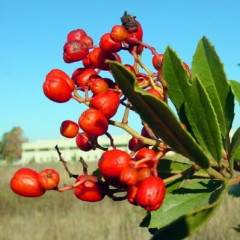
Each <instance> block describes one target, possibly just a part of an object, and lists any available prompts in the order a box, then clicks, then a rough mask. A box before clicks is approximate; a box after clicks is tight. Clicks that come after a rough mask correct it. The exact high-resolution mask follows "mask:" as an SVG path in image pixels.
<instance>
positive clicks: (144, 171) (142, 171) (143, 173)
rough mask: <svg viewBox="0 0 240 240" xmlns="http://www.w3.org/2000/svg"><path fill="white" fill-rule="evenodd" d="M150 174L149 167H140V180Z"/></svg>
mask: <svg viewBox="0 0 240 240" xmlns="http://www.w3.org/2000/svg"><path fill="white" fill-rule="evenodd" d="M149 176H151V169H150V168H149V167H143V168H140V169H138V182H141V181H142V180H144V179H145V178H147V177H149Z"/></svg>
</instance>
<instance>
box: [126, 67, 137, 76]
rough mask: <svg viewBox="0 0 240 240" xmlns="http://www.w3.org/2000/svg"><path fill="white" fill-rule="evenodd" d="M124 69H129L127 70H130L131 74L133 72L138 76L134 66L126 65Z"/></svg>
mask: <svg viewBox="0 0 240 240" xmlns="http://www.w3.org/2000/svg"><path fill="white" fill-rule="evenodd" d="M124 67H125V68H127V69H128V70H129V71H130V72H132V73H133V74H134V75H136V74H137V73H136V70H135V68H134V67H133V66H132V65H130V64H124Z"/></svg>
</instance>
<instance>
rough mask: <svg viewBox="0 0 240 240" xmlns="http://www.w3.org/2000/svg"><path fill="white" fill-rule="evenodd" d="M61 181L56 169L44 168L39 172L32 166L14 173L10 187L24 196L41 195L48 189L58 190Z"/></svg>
mask: <svg viewBox="0 0 240 240" xmlns="http://www.w3.org/2000/svg"><path fill="white" fill-rule="evenodd" d="M59 181H60V176H59V174H58V172H56V171H55V170H54V169H44V170H42V171H40V172H39V173H38V172H36V171H34V170H33V169H31V168H21V169H19V170H18V171H17V172H15V173H14V175H13V177H12V179H11V182H10V187H11V189H12V190H13V192H15V193H16V194H18V195H21V196H24V197H40V196H42V195H43V194H44V193H45V191H46V190H57V188H58V184H59Z"/></svg>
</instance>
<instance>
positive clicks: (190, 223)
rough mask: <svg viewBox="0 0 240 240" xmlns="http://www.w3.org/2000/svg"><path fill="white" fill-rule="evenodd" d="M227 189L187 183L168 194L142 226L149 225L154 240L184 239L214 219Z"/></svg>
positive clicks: (213, 184) (217, 183) (212, 183)
mask: <svg viewBox="0 0 240 240" xmlns="http://www.w3.org/2000/svg"><path fill="white" fill-rule="evenodd" d="M225 190H226V184H225V183H224V184H222V182H220V181H214V180H202V181H200V182H191V181H189V182H187V181H185V183H184V184H183V185H181V187H180V188H178V189H176V190H173V191H172V192H169V193H167V195H166V198H165V200H164V204H163V206H162V207H161V208H160V209H159V210H158V211H155V212H151V213H150V215H148V217H147V218H146V219H145V222H143V223H142V225H145V226H146V225H147V224H149V226H148V227H149V228H150V232H152V233H154V237H153V239H171V240H174V239H176V240H177V239H183V238H185V237H187V236H189V235H190V234H192V233H194V232H195V231H196V230H198V229H199V228H200V227H201V226H202V225H203V224H204V223H206V221H208V220H209V219H210V218H211V217H212V215H213V214H214V213H215V211H216V209H217V207H218V206H219V204H220V202H221V199H222V196H223V193H225Z"/></svg>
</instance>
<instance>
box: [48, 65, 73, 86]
mask: <svg viewBox="0 0 240 240" xmlns="http://www.w3.org/2000/svg"><path fill="white" fill-rule="evenodd" d="M54 78H62V79H64V80H65V81H66V82H67V83H68V85H69V87H70V88H71V90H72V91H73V90H74V87H75V84H74V81H73V80H72V79H71V78H70V77H69V76H68V75H67V74H66V73H65V72H64V71H62V70H60V69H52V70H51V71H50V72H49V73H48V74H47V76H46V79H47V80H51V79H54Z"/></svg>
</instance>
